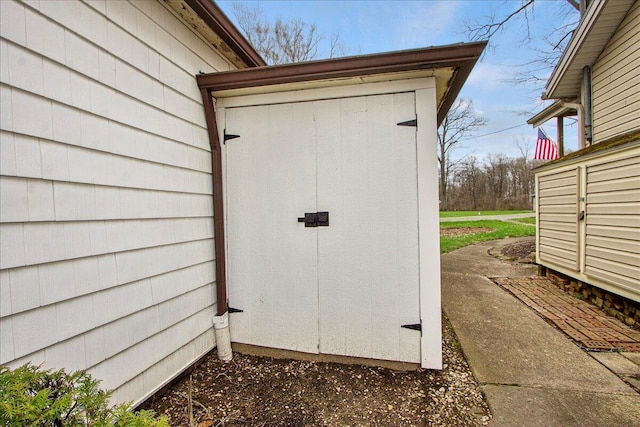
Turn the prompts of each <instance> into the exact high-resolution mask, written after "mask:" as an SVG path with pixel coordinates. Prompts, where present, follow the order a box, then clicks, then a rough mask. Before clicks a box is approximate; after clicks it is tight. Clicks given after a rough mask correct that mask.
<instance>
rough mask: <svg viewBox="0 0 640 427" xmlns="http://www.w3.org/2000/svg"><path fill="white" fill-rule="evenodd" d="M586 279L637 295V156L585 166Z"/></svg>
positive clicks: (639, 278)
mask: <svg viewBox="0 0 640 427" xmlns="http://www.w3.org/2000/svg"><path fill="white" fill-rule="evenodd" d="M586 176H587V185H586V187H587V188H586V202H587V203H586V208H587V210H586V214H587V215H586V220H587V227H586V259H585V273H586V274H587V275H588V276H591V277H594V278H597V279H600V280H604V281H608V282H611V283H615V284H616V285H618V286H621V287H625V288H627V289H628V290H630V291H632V292H634V293H635V294H637V295H640V256H638V254H639V253H640V155H635V156H628V157H623V158H620V159H617V160H612V161H605V162H602V163H600V164H595V165H593V166H589V167H587V173H586Z"/></svg>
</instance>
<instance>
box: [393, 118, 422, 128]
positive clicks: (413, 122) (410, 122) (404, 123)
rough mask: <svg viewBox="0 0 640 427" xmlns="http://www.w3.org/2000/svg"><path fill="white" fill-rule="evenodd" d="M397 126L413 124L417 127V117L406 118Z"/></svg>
mask: <svg viewBox="0 0 640 427" xmlns="http://www.w3.org/2000/svg"><path fill="white" fill-rule="evenodd" d="M398 126H414V127H418V119H413V120H407V121H406V122H400V123H398Z"/></svg>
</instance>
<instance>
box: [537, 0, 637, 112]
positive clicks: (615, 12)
mask: <svg viewBox="0 0 640 427" xmlns="http://www.w3.org/2000/svg"><path fill="white" fill-rule="evenodd" d="M633 2H634V0H615V1H612V0H593V1H592V2H591V3H590V4H589V7H588V9H587V12H586V14H585V15H584V16H583V17H582V19H581V21H580V23H579V24H578V27H577V28H576V29H575V30H574V33H573V36H572V37H571V40H570V41H569V44H568V45H567V47H566V49H565V50H564V52H563V54H562V57H561V58H560V60H559V61H558V64H557V65H556V67H555V68H554V70H553V72H552V73H551V76H550V77H549V80H548V81H547V85H546V91H545V95H544V97H543V99H560V98H574V97H577V96H578V95H579V94H580V84H581V76H582V74H581V72H582V68H584V67H585V66H591V65H593V63H594V62H595V61H596V59H597V58H598V56H599V55H600V53H601V52H602V50H603V49H604V47H605V45H606V43H607V42H608V40H609V39H610V38H611V36H612V35H613V33H614V32H615V30H616V28H617V27H618V25H619V23H620V22H621V21H622V20H623V19H624V16H625V15H626V11H628V10H629V8H630V7H631V5H633ZM604 14H606V16H607V18H608V19H607V21H608V23H607V24H606V25H604V24H602V25H598V29H597V31H593V30H594V27H596V25H597V24H598V20H599V19H600V18H601V17H602V16H603V15H604ZM611 22H618V25H611ZM596 33H597V34H596ZM567 79H571V80H572V81H567Z"/></svg>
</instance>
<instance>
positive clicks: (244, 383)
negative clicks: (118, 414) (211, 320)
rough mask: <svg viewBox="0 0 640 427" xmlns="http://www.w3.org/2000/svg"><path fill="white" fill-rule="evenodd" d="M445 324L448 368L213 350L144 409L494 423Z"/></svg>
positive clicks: (373, 421)
mask: <svg viewBox="0 0 640 427" xmlns="http://www.w3.org/2000/svg"><path fill="white" fill-rule="evenodd" d="M442 329H443V362H444V369H443V370H442V371H432V370H422V369H417V370H414V371H393V370H390V369H384V368H377V367H366V366H360V365H343V364H336V363H324V362H309V361H297V360H289V359H271V358H266V357H258V356H248V355H242V354H238V353H236V354H235V355H234V359H233V361H231V362H228V363H224V362H221V361H219V360H218V359H217V355H216V354H215V352H213V353H212V354H209V355H208V356H206V357H205V358H204V359H203V360H202V361H201V362H200V363H199V364H198V365H197V366H196V367H195V369H194V370H193V371H192V372H191V373H190V374H189V375H185V376H183V377H182V378H181V379H180V380H179V381H177V382H176V383H174V384H173V385H172V386H171V387H170V388H169V389H167V390H166V391H165V392H164V393H163V394H159V395H157V396H154V397H153V398H152V399H151V400H150V401H148V402H147V403H146V404H145V405H143V407H142V408H141V409H153V410H155V411H156V412H158V413H159V414H163V415H165V416H167V417H168V419H169V422H170V423H171V425H172V426H189V425H192V426H198V427H211V426H427V425H429V426H460V427H461V426H483V425H487V424H488V422H489V420H490V418H491V415H490V412H489V408H488V406H487V404H486V402H485V401H484V399H483V396H482V393H481V392H480V390H479V388H478V385H477V383H476V381H475V379H474V377H473V375H472V373H471V371H470V370H469V366H468V365H467V362H466V360H465V358H464V356H463V354H462V352H461V350H460V345H459V344H458V341H457V339H456V337H455V334H454V332H453V329H452V328H451V325H450V323H449V321H448V319H446V317H443V328H442ZM189 396H191V399H189ZM189 400H191V405H189ZM190 407H191V409H189V408H190ZM190 411H191V413H192V420H193V421H192V422H191V423H190V421H189V420H190V416H189V413H190Z"/></svg>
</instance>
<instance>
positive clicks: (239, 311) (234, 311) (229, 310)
mask: <svg viewBox="0 0 640 427" xmlns="http://www.w3.org/2000/svg"><path fill="white" fill-rule="evenodd" d="M227 311H228V312H229V314H231V313H244V310H240V309H239V308H233V307H227Z"/></svg>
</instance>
